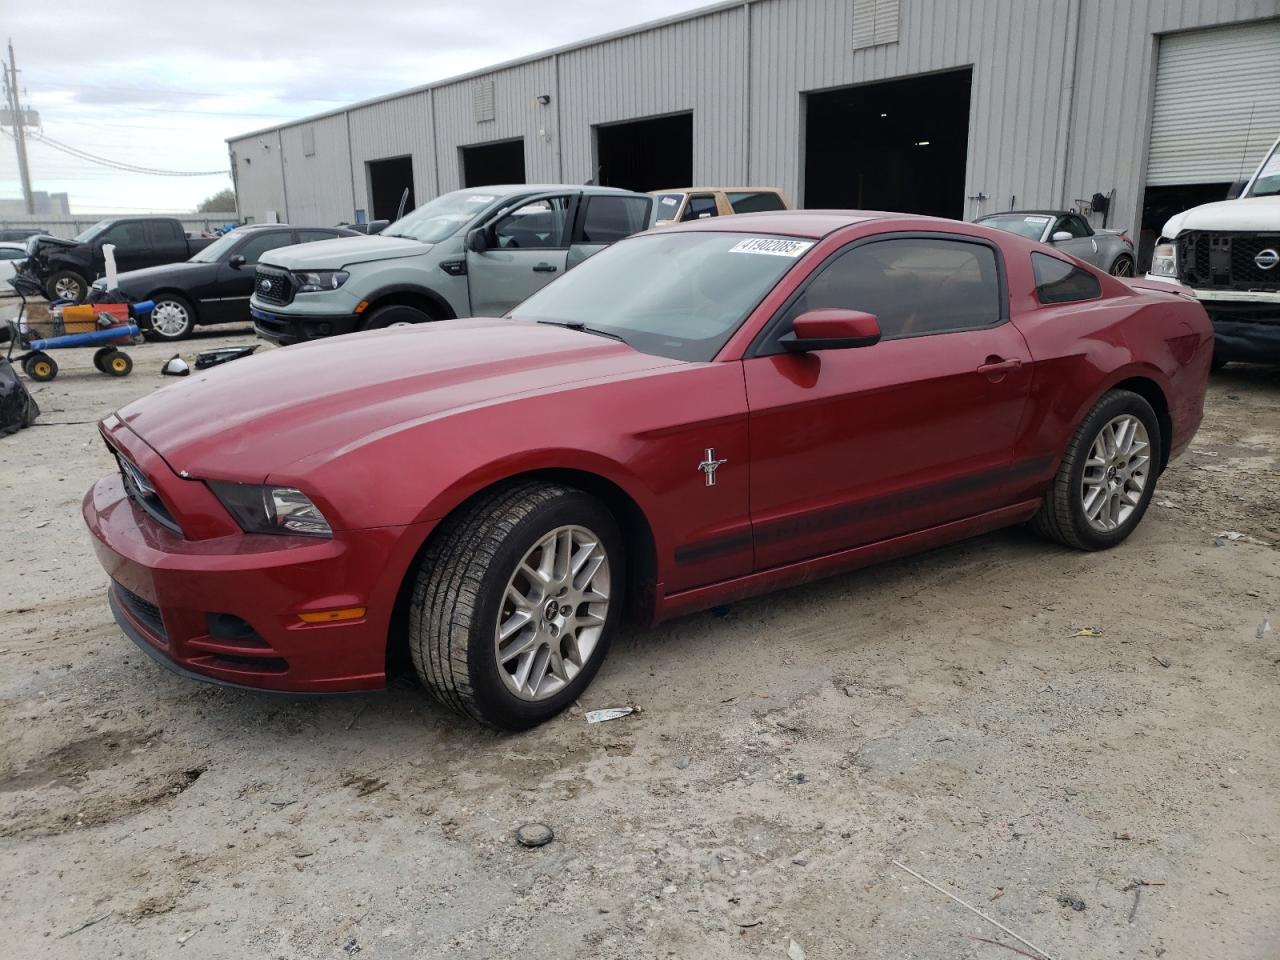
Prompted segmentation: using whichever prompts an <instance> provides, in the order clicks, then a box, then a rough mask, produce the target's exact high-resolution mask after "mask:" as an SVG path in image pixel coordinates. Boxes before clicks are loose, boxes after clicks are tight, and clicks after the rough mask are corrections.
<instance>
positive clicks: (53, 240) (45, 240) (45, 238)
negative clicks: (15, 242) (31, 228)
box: [27, 233, 80, 247]
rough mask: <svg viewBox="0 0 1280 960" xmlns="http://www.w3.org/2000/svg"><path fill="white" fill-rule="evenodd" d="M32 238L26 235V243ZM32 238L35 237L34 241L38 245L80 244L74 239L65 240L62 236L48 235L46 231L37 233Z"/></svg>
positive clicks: (62, 245) (73, 245)
mask: <svg viewBox="0 0 1280 960" xmlns="http://www.w3.org/2000/svg"><path fill="white" fill-rule="evenodd" d="M32 239H33V238H31V237H28V238H27V243H30V242H31V240H32ZM34 239H35V241H36V242H37V243H38V244H40V245H42V246H50V247H78V246H80V244H79V243H77V242H76V241H75V240H65V239H63V238H62V237H52V236H50V235H49V234H47V233H41V234H37V235H36V236H35V237H34Z"/></svg>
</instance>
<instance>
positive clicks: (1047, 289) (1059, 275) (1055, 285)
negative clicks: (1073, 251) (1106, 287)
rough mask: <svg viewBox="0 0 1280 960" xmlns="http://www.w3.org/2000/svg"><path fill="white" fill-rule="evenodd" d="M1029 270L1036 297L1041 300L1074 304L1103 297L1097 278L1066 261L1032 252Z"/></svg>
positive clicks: (1042, 301) (1043, 301)
mask: <svg viewBox="0 0 1280 960" xmlns="http://www.w3.org/2000/svg"><path fill="white" fill-rule="evenodd" d="M1031 269H1032V270H1033V271H1034V272H1035V277H1036V296H1038V297H1039V298H1040V302H1041V303H1076V302H1077V301H1080V300H1093V299H1095V298H1097V297H1100V296H1102V284H1100V283H1098V278H1097V277H1095V276H1094V275H1093V274H1091V273H1089V271H1087V270H1081V269H1080V268H1079V267H1077V266H1075V265H1074V264H1070V263H1067V262H1066V261H1065V260H1059V259H1058V258H1057V257H1049V256H1046V255H1045V254H1043V253H1033V254H1031Z"/></svg>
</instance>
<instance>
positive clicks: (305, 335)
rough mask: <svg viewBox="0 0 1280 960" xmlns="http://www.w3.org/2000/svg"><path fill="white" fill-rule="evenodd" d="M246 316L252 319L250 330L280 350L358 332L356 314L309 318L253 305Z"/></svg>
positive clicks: (358, 322)
mask: <svg viewBox="0 0 1280 960" xmlns="http://www.w3.org/2000/svg"><path fill="white" fill-rule="evenodd" d="M249 314H250V316H252V317H253V328H254V330H255V331H257V334H258V336H260V337H261V338H262V339H263V340H270V341H271V342H272V343H274V344H277V345H278V346H282V347H287V346H289V345H290V344H293V343H303V342H305V341H307V340H319V339H321V338H323V337H336V336H338V335H339V334H343V333H352V332H354V331H356V330H359V329H360V317H359V316H358V315H357V314H319V315H315V316H312V315H308V314H293V313H275V312H273V311H270V310H264V309H263V308H262V307H258V306H253V305H250V307H249Z"/></svg>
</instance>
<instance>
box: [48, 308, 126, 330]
mask: <svg viewBox="0 0 1280 960" xmlns="http://www.w3.org/2000/svg"><path fill="white" fill-rule="evenodd" d="M99 318H102V319H105V320H106V321H107V322H106V323H101V322H99ZM128 322H129V305H128V304H127V303H82V304H77V305H75V306H69V307H63V308H62V326H63V329H64V330H65V331H66V332H67V333H93V332H94V331H95V330H101V329H103V328H104V327H111V326H115V325H117V324H121V323H128Z"/></svg>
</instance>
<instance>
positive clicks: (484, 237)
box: [467, 227, 489, 253]
mask: <svg viewBox="0 0 1280 960" xmlns="http://www.w3.org/2000/svg"><path fill="white" fill-rule="evenodd" d="M467 249H468V250H470V251H471V252H472V253H484V252H485V251H486V250H488V249H489V235H488V232H487V231H486V230H485V228H484V227H476V228H475V229H474V230H472V231H471V232H470V233H468V234H467Z"/></svg>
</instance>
